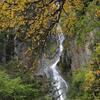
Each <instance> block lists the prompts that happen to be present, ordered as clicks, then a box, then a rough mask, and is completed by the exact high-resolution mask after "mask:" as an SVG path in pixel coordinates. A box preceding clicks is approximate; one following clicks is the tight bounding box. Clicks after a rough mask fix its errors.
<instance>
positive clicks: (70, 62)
mask: <svg viewBox="0 0 100 100" xmlns="http://www.w3.org/2000/svg"><path fill="white" fill-rule="evenodd" d="M98 31H99V29H98V28H96V29H94V30H93V31H91V32H89V33H87V36H86V38H85V40H86V41H85V43H84V45H81V46H80V45H78V44H77V37H74V38H73V39H66V40H65V44H64V45H66V44H67V43H68V44H67V46H65V48H64V52H63V55H62V57H61V62H60V64H61V66H62V67H63V69H64V70H63V71H66V72H68V71H69V70H70V69H72V70H74V69H76V68H78V67H80V66H82V65H85V64H87V63H88V61H89V60H90V59H91V54H92V51H93V45H95V41H96V40H97V37H96V32H98Z"/></svg>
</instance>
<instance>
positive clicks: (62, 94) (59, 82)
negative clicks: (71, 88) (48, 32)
mask: <svg viewBox="0 0 100 100" xmlns="http://www.w3.org/2000/svg"><path fill="white" fill-rule="evenodd" d="M57 32H58V33H59V34H58V37H59V40H58V42H59V47H58V52H57V54H56V56H55V57H54V59H53V62H52V63H51V65H50V66H49V68H47V69H46V70H45V72H46V74H47V77H49V78H51V79H52V80H53V83H52V86H53V91H54V93H53V94H54V98H55V100H66V93H67V90H68V85H67V83H66V81H65V80H64V79H63V77H62V76H61V75H60V73H59V72H58V70H57V64H58V62H59V61H60V56H61V54H62V51H63V41H64V35H63V33H62V30H61V27H60V25H59V24H58V26H57Z"/></svg>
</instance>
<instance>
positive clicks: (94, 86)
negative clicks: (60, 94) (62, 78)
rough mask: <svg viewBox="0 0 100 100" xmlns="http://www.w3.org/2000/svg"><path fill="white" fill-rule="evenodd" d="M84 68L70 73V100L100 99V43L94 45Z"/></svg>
mask: <svg viewBox="0 0 100 100" xmlns="http://www.w3.org/2000/svg"><path fill="white" fill-rule="evenodd" d="M86 66H87V67H82V68H79V69H78V70H75V71H74V72H72V78H71V80H72V81H71V86H70V87H71V88H70V92H69V98H70V99H71V100H73V99H74V100H75V99H76V100H99V99H100V86H99V84H100V78H99V77H100V43H97V44H96V47H95V51H94V53H93V56H92V59H91V61H90V62H89V63H88V64H87V65H86Z"/></svg>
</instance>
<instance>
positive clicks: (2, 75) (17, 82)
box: [0, 70, 40, 100]
mask: <svg viewBox="0 0 100 100" xmlns="http://www.w3.org/2000/svg"><path fill="white" fill-rule="evenodd" d="M39 94H40V90H39V88H36V87H35V85H34V83H33V84H25V83H23V82H22V80H21V78H20V77H18V78H14V79H11V78H10V76H9V75H8V74H7V73H6V72H5V71H2V70H0V100H33V99H35V98H36V97H38V96H39Z"/></svg>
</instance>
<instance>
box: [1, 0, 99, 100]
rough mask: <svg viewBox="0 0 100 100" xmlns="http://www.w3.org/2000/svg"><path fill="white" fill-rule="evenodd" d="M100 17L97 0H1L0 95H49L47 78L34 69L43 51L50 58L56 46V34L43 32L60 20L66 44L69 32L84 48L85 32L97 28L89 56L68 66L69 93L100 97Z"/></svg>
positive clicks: (5, 99)
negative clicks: (51, 38) (79, 63)
mask: <svg viewBox="0 0 100 100" xmlns="http://www.w3.org/2000/svg"><path fill="white" fill-rule="evenodd" d="M59 19H60V22H59ZM99 21H100V1H99V0H0V100H49V99H50V100H52V99H51V97H50V94H49V93H50V91H49V89H50V84H48V83H49V82H48V80H45V79H42V77H41V76H40V77H36V76H35V75H34V73H35V70H36V68H37V66H38V62H39V60H40V59H41V56H42V52H45V54H46V53H47V54H49V55H50V56H49V55H47V56H46V57H47V58H51V59H52V56H54V55H52V53H54V52H56V48H55V45H56V46H57V44H56V43H54V42H55V40H54V41H49V40H48V39H47V38H48V36H50V35H52V34H54V32H55V31H54V30H55V26H56V23H58V22H59V23H60V24H61V25H62V29H63V31H64V33H65V36H66V37H67V39H68V40H69V41H67V42H66V43H65V44H66V45H67V46H65V49H67V47H68V42H70V41H71V40H72V39H73V38H76V41H77V44H78V46H80V47H83V48H84V45H85V44H86V43H87V38H86V37H87V36H88V34H89V33H90V32H92V31H94V30H97V31H96V34H94V35H95V36H94V43H93V44H92V45H90V48H89V49H91V51H92V56H91V59H90V61H89V62H88V64H86V65H84V66H78V67H79V68H78V69H76V70H74V71H70V72H71V74H72V76H70V82H69V83H70V88H69V93H68V97H69V99H70V100H73V99H74V100H75V99H76V100H99V99H100V86H99V84H100V32H99V31H98V30H99V27H100V22H99ZM52 44H53V45H52ZM51 48H52V49H51ZM44 49H45V50H44ZM15 50H16V52H15ZM62 64H63V63H62ZM68 65H69V64H68ZM62 66H63V65H62ZM64 66H66V68H67V65H64ZM69 70H70V69H69ZM66 73H67V72H66ZM71 74H70V75H71Z"/></svg>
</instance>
